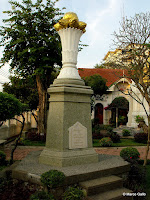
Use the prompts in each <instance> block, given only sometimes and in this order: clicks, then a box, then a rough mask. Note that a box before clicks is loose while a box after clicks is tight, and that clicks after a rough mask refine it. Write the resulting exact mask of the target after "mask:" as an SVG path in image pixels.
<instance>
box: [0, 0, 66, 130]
mask: <svg viewBox="0 0 150 200" xmlns="http://www.w3.org/2000/svg"><path fill="white" fill-rule="evenodd" d="M57 1H58V0H56V1H54V2H52V1H51V0H47V1H46V3H45V4H44V3H43V1H42V0H37V1H36V3H32V0H23V1H22V3H21V4H20V3H18V2H16V1H10V4H11V5H12V9H11V10H9V11H5V12H4V13H6V14H7V15H8V16H9V18H8V19H4V20H3V22H4V23H5V26H1V27H0V36H1V37H2V39H1V41H0V43H1V46H4V53H3V57H2V59H1V62H2V65H1V66H3V65H4V64H5V63H8V62H9V64H10V67H11V69H14V70H15V71H16V72H17V73H18V74H19V75H21V76H22V77H27V76H29V75H32V76H35V77H36V84H37V90H38V95H39V123H38V131H39V133H42V132H45V128H46V116H45V113H46V102H47V99H46V94H47V88H48V87H49V84H50V81H51V74H52V72H53V69H54V66H55V64H57V65H61V43H60V39H59V36H58V34H57V32H56V31H55V29H54V27H53V26H54V24H55V23H56V22H57V21H58V19H59V16H61V14H62V13H61V11H60V9H58V8H55V3H56V2H57Z"/></svg>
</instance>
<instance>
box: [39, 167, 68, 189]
mask: <svg viewBox="0 0 150 200" xmlns="http://www.w3.org/2000/svg"><path fill="white" fill-rule="evenodd" d="M64 181H65V175H64V173H63V172H60V171H58V170H50V171H48V172H45V173H43V174H42V175H41V182H42V183H43V185H44V186H46V187H47V188H48V190H49V189H51V188H56V187H59V186H62V185H63V183H64Z"/></svg>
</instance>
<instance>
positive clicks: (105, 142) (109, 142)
mask: <svg viewBox="0 0 150 200" xmlns="http://www.w3.org/2000/svg"><path fill="white" fill-rule="evenodd" d="M99 143H100V146H101V147H111V146H112V144H113V142H112V140H111V138H109V137H104V138H102V139H101V140H100V141H99Z"/></svg>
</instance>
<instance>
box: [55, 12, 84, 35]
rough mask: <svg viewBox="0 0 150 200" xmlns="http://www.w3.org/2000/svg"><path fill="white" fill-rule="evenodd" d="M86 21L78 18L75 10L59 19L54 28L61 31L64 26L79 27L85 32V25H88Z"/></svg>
mask: <svg viewBox="0 0 150 200" xmlns="http://www.w3.org/2000/svg"><path fill="white" fill-rule="evenodd" d="M86 25H87V24H86V23H85V22H81V21H79V19H78V16H77V14H76V13H74V12H67V13H66V14H65V15H64V16H63V18H62V19H60V20H59V22H58V23H57V24H55V25H54V28H55V29H56V31H59V30H61V29H63V28H69V27H71V28H77V29H80V30H82V31H83V33H85V32H86V30H85V27H86Z"/></svg>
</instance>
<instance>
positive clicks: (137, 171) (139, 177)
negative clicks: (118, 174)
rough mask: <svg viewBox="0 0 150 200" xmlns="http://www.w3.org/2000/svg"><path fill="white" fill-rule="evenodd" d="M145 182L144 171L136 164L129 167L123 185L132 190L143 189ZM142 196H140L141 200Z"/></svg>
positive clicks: (139, 190) (138, 190)
mask: <svg viewBox="0 0 150 200" xmlns="http://www.w3.org/2000/svg"><path fill="white" fill-rule="evenodd" d="M145 182H146V171H145V169H144V168H141V167H140V166H139V165H137V164H133V165H131V169H130V171H129V172H128V174H127V176H126V177H125V178H124V184H123V185H124V187H126V188H128V189H130V190H132V191H133V192H135V193H137V192H141V191H144V189H145V188H144V185H145ZM142 199H143V197H142V198H141V200H142Z"/></svg>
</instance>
